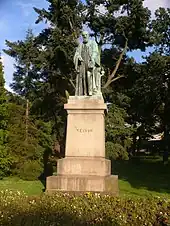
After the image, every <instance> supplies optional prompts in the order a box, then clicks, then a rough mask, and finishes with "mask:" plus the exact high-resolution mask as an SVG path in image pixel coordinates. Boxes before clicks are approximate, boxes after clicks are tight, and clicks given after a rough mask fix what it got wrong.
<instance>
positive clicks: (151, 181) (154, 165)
mask: <svg viewBox="0 0 170 226" xmlns="http://www.w3.org/2000/svg"><path fill="white" fill-rule="evenodd" d="M112 174H117V175H119V189H120V195H121V196H141V197H148V196H158V197H165V198H166V197H167V198H170V164H168V165H164V164H163V163H162V160H161V159H160V157H147V158H146V157H144V158H141V157H140V158H135V159H132V160H128V161H114V162H112ZM4 189H10V190H18V191H24V192H25V193H26V194H27V195H30V196H32V195H40V194H41V193H43V191H44V185H43V183H41V181H39V180H37V181H23V180H21V179H19V178H15V177H8V178H4V179H3V180H1V181H0V190H4Z"/></svg>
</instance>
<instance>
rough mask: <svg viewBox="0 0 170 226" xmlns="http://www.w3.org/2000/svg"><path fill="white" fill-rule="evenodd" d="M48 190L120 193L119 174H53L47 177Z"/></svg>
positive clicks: (51, 191) (50, 191)
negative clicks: (102, 175)
mask: <svg viewBox="0 0 170 226" xmlns="http://www.w3.org/2000/svg"><path fill="white" fill-rule="evenodd" d="M46 189H47V192H49V193H53V192H61V191H62V192H74V193H83V192H99V193H103V192H104V193H108V194H113V195H118V193H119V190H118V176H117V175H111V176H107V177H100V176H75V175H74V176H68V175H67V176H51V177H48V178H47V188H46Z"/></svg>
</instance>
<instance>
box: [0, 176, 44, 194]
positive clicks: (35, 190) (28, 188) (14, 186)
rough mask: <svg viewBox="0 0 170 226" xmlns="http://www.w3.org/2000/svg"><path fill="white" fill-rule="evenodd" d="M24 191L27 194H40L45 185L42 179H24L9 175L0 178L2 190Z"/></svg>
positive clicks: (0, 188)
mask: <svg viewBox="0 0 170 226" xmlns="http://www.w3.org/2000/svg"><path fill="white" fill-rule="evenodd" d="M5 189H9V190H17V191H24V192H25V193H26V194H27V195H40V194H41V193H42V192H43V189H44V186H43V185H42V183H41V182H40V181H24V180H21V179H19V178H15V177H8V178H4V179H3V180H0V190H5Z"/></svg>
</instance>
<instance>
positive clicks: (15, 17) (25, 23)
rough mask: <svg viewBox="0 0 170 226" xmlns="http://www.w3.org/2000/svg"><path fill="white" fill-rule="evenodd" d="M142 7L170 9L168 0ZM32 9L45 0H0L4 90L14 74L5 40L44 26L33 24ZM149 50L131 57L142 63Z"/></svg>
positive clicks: (148, 2) (151, 0)
mask: <svg viewBox="0 0 170 226" xmlns="http://www.w3.org/2000/svg"><path fill="white" fill-rule="evenodd" d="M144 5H145V6H146V7H148V8H149V9H150V10H151V11H152V12H154V11H155V9H157V8H159V7H165V8H166V7H168V8H170V0H145V1H144ZM33 7H36V8H40V9H41V8H48V2H47V1H46V0H29V1H28V0H0V52H1V58H2V62H3V65H4V74H5V81H6V84H5V86H6V88H7V89H8V90H10V87H9V85H10V83H11V82H12V76H13V72H14V67H13V64H14V60H13V59H12V58H11V57H9V56H7V55H6V54H5V53H3V52H2V49H5V48H6V46H5V40H9V41H17V40H22V39H24V38H25V35H26V31H27V30H28V28H31V29H32V30H33V32H34V34H38V33H39V32H40V31H41V30H42V29H43V28H44V27H45V26H47V25H44V24H43V23H40V24H38V25H37V24H35V21H36V19H37V14H36V13H35V12H34V10H33ZM150 51H151V49H148V50H147V51H146V52H145V53H141V52H140V51H133V52H132V53H130V54H129V55H130V56H133V57H134V58H135V60H136V61H137V62H140V61H142V55H144V56H146V55H147V54H148V53H149V52H150Z"/></svg>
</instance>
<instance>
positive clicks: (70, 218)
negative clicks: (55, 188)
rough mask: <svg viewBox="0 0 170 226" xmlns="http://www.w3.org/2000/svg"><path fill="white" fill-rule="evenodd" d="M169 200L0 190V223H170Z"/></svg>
mask: <svg viewBox="0 0 170 226" xmlns="http://www.w3.org/2000/svg"><path fill="white" fill-rule="evenodd" d="M169 217H170V200H163V199H160V198H149V199H144V198H124V197H121V198H119V197H112V196H108V195H103V196H101V195H99V194H91V193H87V194H85V195H81V196H77V197H76V196H74V195H69V194H63V193H62V194H61V193H57V194H55V195H51V196H49V195H47V194H46V195H42V196H41V197H32V198H28V197H26V196H25V195H24V194H21V193H18V192H11V191H1V192H0V225H15V226H20V225H24V226H27V225H28V226H32V225H36V226H38V225H42V226H43V225H44V226H45V225H48V226H50V225H51V226H55V225H56V226H57V225H60V226H61V225H75V226H76V225H104V226H105V225H106V226H107V225H112V226H114V225H115V226H121V225H122V226H126V225H127V226H128V225H129V226H131V225H132V226H133V225H134V226H139V225H141V226H142V225H148V226H149V225H150V226H163V225H164V226H168V224H169V222H168V219H169Z"/></svg>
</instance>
